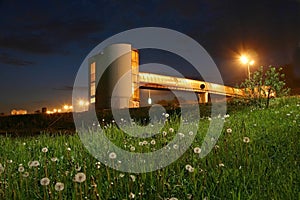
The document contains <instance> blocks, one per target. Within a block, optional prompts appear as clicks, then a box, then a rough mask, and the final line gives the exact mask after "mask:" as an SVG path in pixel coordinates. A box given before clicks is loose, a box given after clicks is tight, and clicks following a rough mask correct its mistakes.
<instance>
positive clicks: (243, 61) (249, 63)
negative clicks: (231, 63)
mask: <svg viewBox="0 0 300 200" xmlns="http://www.w3.org/2000/svg"><path fill="white" fill-rule="evenodd" d="M240 60H241V62H242V63H243V64H247V67H248V78H249V79H250V65H253V64H254V60H251V59H249V58H248V57H247V56H245V55H242V56H241V57H240Z"/></svg>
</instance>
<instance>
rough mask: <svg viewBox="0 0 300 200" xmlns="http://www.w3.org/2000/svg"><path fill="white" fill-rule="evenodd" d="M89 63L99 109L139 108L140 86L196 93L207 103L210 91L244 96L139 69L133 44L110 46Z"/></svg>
mask: <svg viewBox="0 0 300 200" xmlns="http://www.w3.org/2000/svg"><path fill="white" fill-rule="evenodd" d="M88 63H89V100H90V103H91V105H95V107H96V108H98V109H109V108H112V107H114V108H126V107H127V108H128V107H129V108H134V107H139V106H140V89H141V88H148V89H168V90H181V91H189V92H194V93H196V94H197V95H198V99H199V103H207V102H208V101H209V94H217V95H222V96H226V97H242V96H244V90H242V89H238V88H234V87H229V86H224V85H221V84H216V83H210V82H205V81H200V80H193V79H187V78H180V77H173V76H165V75H160V74H153V73H145V72H139V55H138V51H137V50H135V49H132V47H131V45H130V44H113V45H110V46H108V47H106V48H105V49H104V50H103V52H101V53H99V54H97V55H95V56H92V57H91V58H89V61H88ZM106 66H108V67H107V68H106V69H105V67H106ZM104 69H105V70H104ZM100 76H101V77H100ZM96 82H97V83H98V84H97V85H96Z"/></svg>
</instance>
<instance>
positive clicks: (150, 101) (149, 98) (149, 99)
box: [148, 90, 152, 105]
mask: <svg viewBox="0 0 300 200" xmlns="http://www.w3.org/2000/svg"><path fill="white" fill-rule="evenodd" d="M148 92H149V93H148V104H149V105H151V104H152V99H151V97H150V90H149V91H148Z"/></svg>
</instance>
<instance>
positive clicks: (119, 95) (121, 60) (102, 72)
mask: <svg viewBox="0 0 300 200" xmlns="http://www.w3.org/2000/svg"><path fill="white" fill-rule="evenodd" d="M88 63H89V84H90V87H89V97H90V104H91V106H95V108H96V110H97V109H111V108H115V109H122V108H128V107H129V108H134V107H139V85H138V84H139V80H138V73H139V57H138V51H137V50H135V49H132V47H131V45H130V44H113V45H110V46H108V47H106V48H105V49H104V50H103V52H101V53H99V54H97V55H94V56H93V57H91V58H89V60H88ZM97 83H98V84H97Z"/></svg>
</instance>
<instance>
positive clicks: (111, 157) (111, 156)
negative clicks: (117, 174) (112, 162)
mask: <svg viewBox="0 0 300 200" xmlns="http://www.w3.org/2000/svg"><path fill="white" fill-rule="evenodd" d="M109 158H110V159H116V158H117V154H116V153H115V152H111V153H110V154H109Z"/></svg>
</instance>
